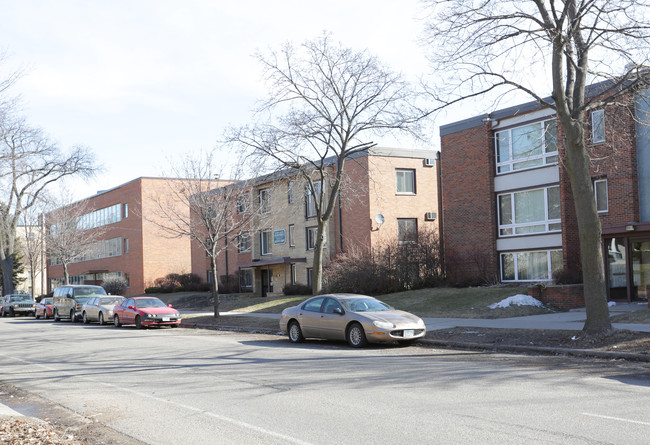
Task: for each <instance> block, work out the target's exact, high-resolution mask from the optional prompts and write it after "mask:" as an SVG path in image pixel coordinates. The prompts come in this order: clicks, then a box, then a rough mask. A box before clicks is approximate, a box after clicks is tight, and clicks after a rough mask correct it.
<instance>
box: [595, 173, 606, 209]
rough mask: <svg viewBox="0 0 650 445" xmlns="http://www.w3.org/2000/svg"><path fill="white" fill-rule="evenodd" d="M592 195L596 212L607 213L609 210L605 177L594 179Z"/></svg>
mask: <svg viewBox="0 0 650 445" xmlns="http://www.w3.org/2000/svg"><path fill="white" fill-rule="evenodd" d="M594 195H595V198H596V208H597V209H598V213H607V211H608V210H609V207H608V203H607V202H608V199H607V179H599V180H597V181H594Z"/></svg>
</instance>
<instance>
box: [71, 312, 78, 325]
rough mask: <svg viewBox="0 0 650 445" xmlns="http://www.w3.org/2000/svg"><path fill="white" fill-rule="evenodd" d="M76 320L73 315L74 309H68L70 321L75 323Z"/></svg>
mask: <svg viewBox="0 0 650 445" xmlns="http://www.w3.org/2000/svg"><path fill="white" fill-rule="evenodd" d="M76 321H77V317H75V316H74V309H73V310H71V311H70V323H75V322H76Z"/></svg>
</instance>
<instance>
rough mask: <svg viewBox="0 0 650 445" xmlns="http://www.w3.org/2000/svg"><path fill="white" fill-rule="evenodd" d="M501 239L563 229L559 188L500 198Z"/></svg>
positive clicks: (503, 195)
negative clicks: (502, 237)
mask: <svg viewBox="0 0 650 445" xmlns="http://www.w3.org/2000/svg"><path fill="white" fill-rule="evenodd" d="M497 201H498V206H499V208H498V210H499V236H513V235H523V234H528V233H543V232H559V231H560V230H562V221H561V217H562V215H561V212H560V187H559V186H553V187H546V188H540V189H534V190H522V191H518V192H512V193H503V194H500V195H498V197H497Z"/></svg>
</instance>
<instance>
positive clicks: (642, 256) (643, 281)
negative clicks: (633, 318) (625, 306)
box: [630, 239, 650, 301]
mask: <svg viewBox="0 0 650 445" xmlns="http://www.w3.org/2000/svg"><path fill="white" fill-rule="evenodd" d="M630 258H631V260H630V262H631V263H632V277H633V280H634V281H633V285H632V286H633V287H632V299H633V300H645V301H647V300H648V294H650V239H641V240H631V241H630Z"/></svg>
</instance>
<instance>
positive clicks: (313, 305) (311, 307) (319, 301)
mask: <svg viewBox="0 0 650 445" xmlns="http://www.w3.org/2000/svg"><path fill="white" fill-rule="evenodd" d="M323 300H325V297H318V298H314V299H312V300H309V301H308V302H307V303H305V305H304V306H303V307H302V308H303V309H304V310H306V311H309V312H320V307H321V306H322V305H323Z"/></svg>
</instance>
